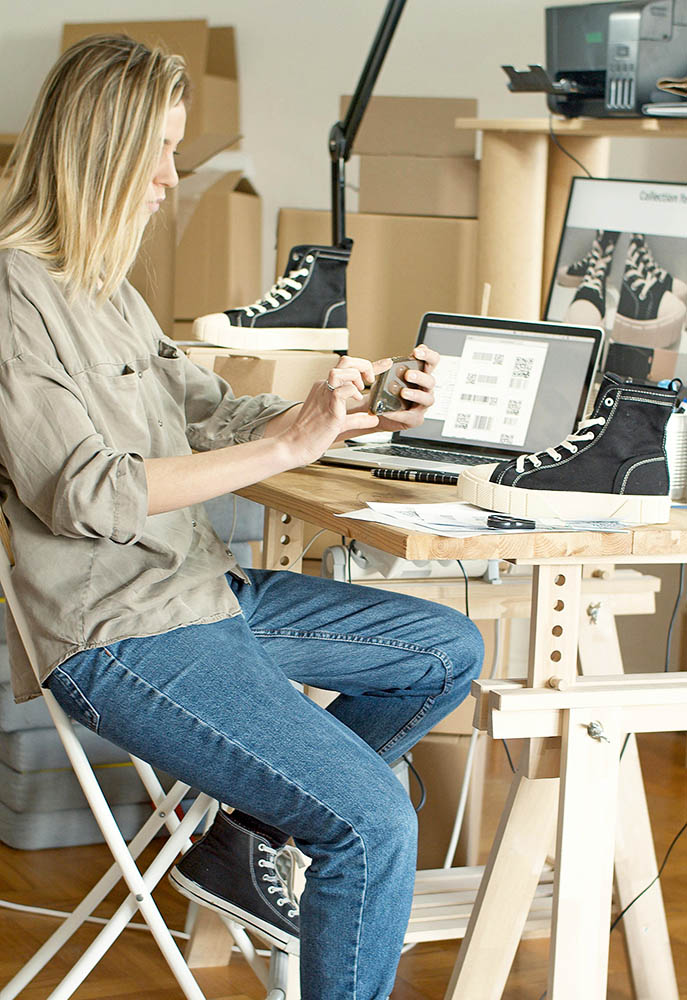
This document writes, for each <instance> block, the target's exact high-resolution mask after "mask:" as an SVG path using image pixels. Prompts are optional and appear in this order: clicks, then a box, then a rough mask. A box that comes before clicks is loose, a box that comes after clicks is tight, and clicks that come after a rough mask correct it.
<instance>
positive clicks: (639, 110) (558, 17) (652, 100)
mask: <svg viewBox="0 0 687 1000" xmlns="http://www.w3.org/2000/svg"><path fill="white" fill-rule="evenodd" d="M503 69H504V70H505V72H506V73H507V74H508V77H509V80H510V83H509V87H510V89H511V90H514V91H544V92H545V93H546V94H547V103H548V106H549V108H550V110H551V111H553V112H555V113H557V114H561V115H566V116H568V117H576V116H578V115H586V116H589V117H594V118H608V117H637V116H639V115H642V114H668V115H670V114H675V113H677V114H685V115H687V100H685V99H684V98H681V97H680V96H678V95H677V94H675V95H673V96H672V97H671V95H669V94H666V93H664V92H663V91H661V90H659V89H658V87H657V85H656V84H657V81H658V80H659V79H661V78H663V77H684V76H685V75H687V0H620V2H617V3H589V4H576V5H566V6H563V7H549V8H547V10H546V68H544V67H543V66H540V65H531V66H530V68H529V70H526V71H524V72H518V71H517V70H515V69H514V68H513V67H512V66H504V67H503ZM678 109H679V110H678Z"/></svg>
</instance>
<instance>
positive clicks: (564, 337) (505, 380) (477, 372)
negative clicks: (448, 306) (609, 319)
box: [393, 313, 603, 455]
mask: <svg viewBox="0 0 687 1000" xmlns="http://www.w3.org/2000/svg"><path fill="white" fill-rule="evenodd" d="M602 339H603V332H602V331H601V330H600V329H597V328H595V327H589V328H587V327H576V326H565V325H562V324H558V323H527V322H524V321H519V320H503V319H494V318H492V317H481V316H480V317H476V316H451V315H443V314H439V313H428V314H427V315H425V316H424V318H423V320H422V324H421V326H420V332H419V334H418V339H417V342H418V344H419V343H425V344H427V345H428V346H429V347H432V348H433V349H434V350H435V351H438V352H439V354H440V355H441V362H440V364H439V366H438V368H437V369H436V371H435V377H436V381H437V388H436V390H435V398H436V401H435V403H434V405H433V406H432V408H431V409H430V410H428V412H427V415H426V417H425V420H424V422H423V424H422V425H421V426H420V427H417V428H412V429H408V430H403V431H397V432H396V433H395V434H394V435H393V441H394V442H398V443H405V444H408V443H413V444H423V445H428V446H431V447H434V448H436V447H437V446H438V447H446V448H450V449H455V448H456V447H458V448H459V449H461V450H463V451H466V452H474V451H477V452H480V453H486V454H490V453H491V452H492V451H493V452H494V454H495V455H496V454H498V455H502V454H509V453H514V454H520V453H521V452H527V453H528V454H529V453H532V452H536V451H543V450H544V449H545V448H548V447H550V446H552V445H556V444H558V443H559V442H560V441H562V440H563V439H564V438H565V437H566V436H567V435H568V434H569V433H570V432H571V431H572V429H573V428H574V426H575V424H576V423H577V421H578V420H580V419H581V418H582V415H583V413H584V409H585V406H586V403H587V397H588V395H589V391H590V388H591V385H592V380H593V377H594V373H595V370H596V366H597V364H598V358H599V351H600V347H601V343H602Z"/></svg>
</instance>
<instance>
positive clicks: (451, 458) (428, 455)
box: [355, 444, 496, 465]
mask: <svg viewBox="0 0 687 1000" xmlns="http://www.w3.org/2000/svg"><path fill="white" fill-rule="evenodd" d="M355 450H356V451H362V452H370V451H371V452H374V453H375V454H376V455H377V454H379V455H394V456H395V457H397V458H422V459H424V460H425V461H427V462H450V463H451V464H456V463H458V464H460V465H486V464H487V463H488V462H494V461H496V459H493V458H487V457H486V456H484V455H465V454H463V453H462V452H455V451H454V452H451V453H450V454H447V452H445V451H439V450H438V449H433V448H415V447H413V448H409V447H408V446H407V445H404V444H379V445H372V444H369V445H362V446H360V447H356V449H355Z"/></svg>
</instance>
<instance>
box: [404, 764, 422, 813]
mask: <svg viewBox="0 0 687 1000" xmlns="http://www.w3.org/2000/svg"><path fill="white" fill-rule="evenodd" d="M401 760H404V761H405V762H406V764H407V766H408V770H409V771H410V773H411V774H412V776H413V777H414V778H415V780H416V782H417V786H418V788H419V789H420V801H419V802H418V804H417V805H413V809H414V810H415V812H416V813H419V812H420V810H421V809H422V807H423V806H424V804H425V802H426V801H427V791H426V789H425V783H424V781H423V780H422V778H421V777H420V775H419V774H418V771H417V769H416V767H415V766H414V764H413V762H412V760H411V759H410V757H409V756H408V754H407V753H404V754H403V755H402V757H401Z"/></svg>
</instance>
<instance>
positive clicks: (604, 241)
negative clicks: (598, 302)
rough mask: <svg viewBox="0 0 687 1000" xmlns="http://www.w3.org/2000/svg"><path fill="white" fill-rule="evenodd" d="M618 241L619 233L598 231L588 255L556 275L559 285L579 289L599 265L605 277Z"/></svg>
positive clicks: (561, 268)
mask: <svg viewBox="0 0 687 1000" xmlns="http://www.w3.org/2000/svg"><path fill="white" fill-rule="evenodd" d="M617 240H618V233H617V232H611V231H610V230H604V229H599V230H597V233H596V236H595V237H594V240H593V241H592V245H591V247H590V248H589V250H588V251H587V253H586V254H584V256H582V257H580V258H579V259H578V260H574V261H573V262H572V264H568V266H567V267H565V266H563V267H560V268H559V269H558V272H557V274H556V281H557V282H558V284H559V285H563V286H565V287H567V288H577V286H578V285H579V284H580V283H581V282H582V280H583V278H584V276H585V275H586V274H587V273H588V271H589V270H590V269H592V270H596V269H597V265H599V264H601V266H602V269H603V271H604V275H605V273H606V272H607V271H608V268H609V266H610V263H611V261H612V259H613V251H614V250H615V245H616V242H617ZM602 315H603V313H602Z"/></svg>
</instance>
